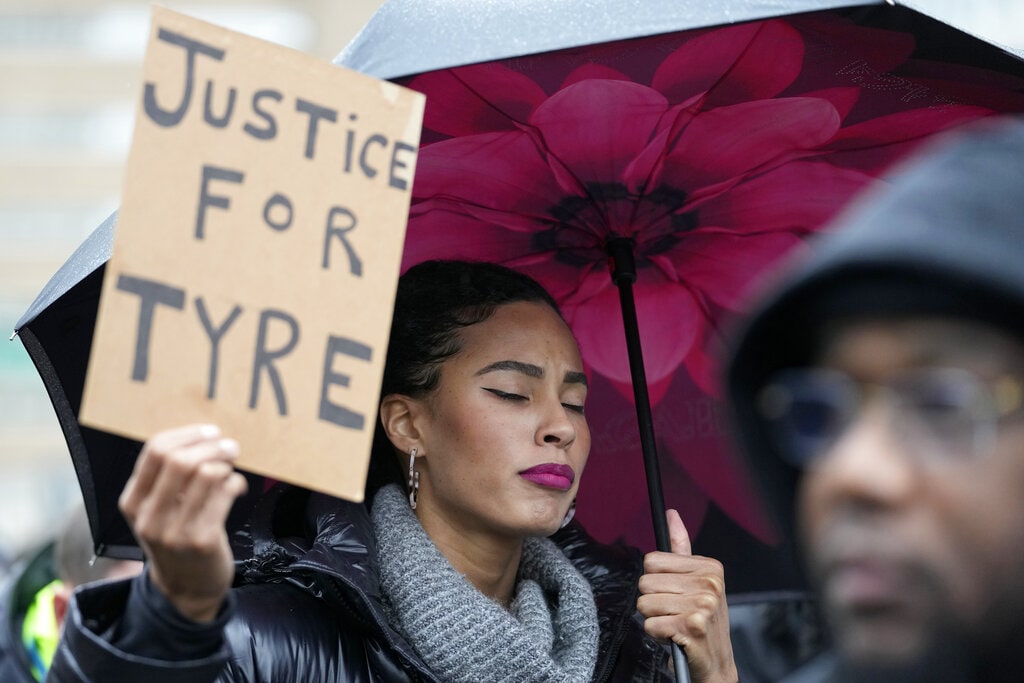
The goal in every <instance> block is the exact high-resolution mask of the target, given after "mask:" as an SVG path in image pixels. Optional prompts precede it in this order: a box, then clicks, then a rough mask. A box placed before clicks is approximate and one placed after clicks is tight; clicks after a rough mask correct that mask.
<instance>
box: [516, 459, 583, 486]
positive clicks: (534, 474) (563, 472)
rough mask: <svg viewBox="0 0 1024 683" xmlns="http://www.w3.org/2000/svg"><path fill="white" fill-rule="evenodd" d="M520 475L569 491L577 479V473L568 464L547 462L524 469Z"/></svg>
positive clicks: (541, 484)
mask: <svg viewBox="0 0 1024 683" xmlns="http://www.w3.org/2000/svg"><path fill="white" fill-rule="evenodd" d="M519 476H520V477H522V478H523V479H526V480H527V481H531V482H533V483H534V484H537V485H538V486H546V487H548V488H552V489H558V490H559V491H568V490H569V488H570V487H571V486H572V482H573V481H574V480H575V479H576V473H575V472H573V471H572V468H571V467H569V466H568V465H559V464H557V463H553V462H546V463H544V464H543V465H537V466H535V467H531V468H530V469H528V470H523V471H522V472H520V473H519Z"/></svg>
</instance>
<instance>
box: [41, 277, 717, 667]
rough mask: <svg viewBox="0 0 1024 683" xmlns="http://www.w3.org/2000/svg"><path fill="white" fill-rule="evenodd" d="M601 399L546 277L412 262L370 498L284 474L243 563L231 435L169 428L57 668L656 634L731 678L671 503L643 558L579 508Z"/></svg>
mask: <svg viewBox="0 0 1024 683" xmlns="http://www.w3.org/2000/svg"><path fill="white" fill-rule="evenodd" d="M586 392H587V386H586V377H585V376H584V374H583V364H582V361H581V359H580V354H579V349H578V347H577V345H576V341H575V339H574V338H573V336H572V333H571V332H570V330H569V328H568V326H567V325H566V323H565V322H564V321H563V319H562V318H561V316H560V314H559V313H558V310H557V306H556V305H555V302H554V301H553V299H552V298H551V297H550V295H549V294H548V293H547V292H546V291H545V290H544V289H543V288H541V287H540V285H538V284H537V283H536V282H534V281H533V280H531V279H529V278H528V277H526V276H524V275H521V274H519V273H516V272H514V271H511V270H508V269H506V268H503V267H500V266H495V265H491V264H479V263H464V262H429V263H425V264H421V265H419V266H416V267H414V268H412V269H410V270H409V272H408V273H406V274H405V275H404V276H402V278H401V280H400V282H399V287H398V294H397V297H396V304H395V314H394V318H393V323H392V332H391V339H390V342H389V349H388V357H387V362H386V366H385V372H384V383H383V389H382V397H383V398H382V400H381V402H380V418H381V419H380V426H379V429H378V437H379V438H378V440H377V441H378V443H377V445H376V447H375V449H374V456H373V458H372V462H371V476H370V478H369V482H368V485H367V488H368V495H367V503H370V502H371V501H372V504H370V505H369V506H367V505H357V504H353V503H347V502H344V501H340V500H337V499H334V498H330V497H327V496H323V495H320V494H314V493H310V492H308V491H304V490H301V489H298V488H295V487H287V486H280V487H278V488H276V489H274V490H273V491H272V492H270V493H269V494H268V495H267V496H266V497H265V505H264V509H263V510H261V511H259V512H258V513H257V515H256V516H255V518H254V520H253V524H252V529H251V536H252V538H251V542H252V544H253V557H252V558H251V559H250V560H247V561H245V562H242V563H240V564H239V565H237V566H236V565H234V564H233V561H232V552H231V548H230V546H229V543H228V537H227V534H226V533H225V530H224V520H225V517H226V515H227V512H228V510H229V508H230V506H231V503H232V502H233V501H234V499H235V498H236V497H237V496H238V495H240V494H241V493H242V492H243V491H244V490H245V480H244V479H243V478H242V476H241V475H240V474H238V473H237V472H235V471H234V470H233V468H232V465H231V463H232V461H233V460H234V458H235V457H236V456H237V453H238V446H237V444H236V443H235V442H234V441H232V440H231V439H228V438H225V437H224V436H222V435H221V434H220V432H219V430H217V429H216V428H215V427H212V426H210V425H194V426H190V427H185V428H181V429H175V430H170V431H167V432H163V433H160V434H158V435H156V436H154V437H153V438H152V439H150V440H149V441H148V442H147V443H146V445H145V447H144V448H143V450H142V453H141V454H140V456H139V460H138V463H137V464H136V468H135V472H134V474H133V476H132V478H131V480H130V481H129V482H128V484H127V486H126V487H125V491H124V493H123V495H122V498H121V507H122V510H123V512H124V514H125V516H126V518H127V519H128V520H129V522H130V523H131V525H132V527H133V530H134V532H135V534H136V536H137V538H138V540H139V543H140V545H141V546H142V548H143V550H144V551H145V553H146V556H147V557H148V558H149V563H148V568H147V572H146V573H145V575H143V576H142V577H139V579H138V580H136V581H135V582H133V583H131V584H127V583H120V584H110V585H107V586H103V587H102V588H98V589H94V590H91V591H84V592H82V593H80V594H78V596H77V604H76V606H75V607H76V609H75V610H74V611H73V613H72V616H71V624H72V625H71V626H70V627H69V630H68V636H67V638H66V639H65V641H64V643H63V644H62V646H61V649H60V650H59V652H58V655H57V657H56V659H55V663H54V667H53V669H52V679H54V680H68V681H71V680H74V681H80V680H146V681H150V680H154V681H157V680H158V681H179V680H180V681H189V683H198V682H199V681H211V680H218V681H296V680H301V681H411V680H416V681H419V680H425V681H475V682H484V681H499V680H508V681H590V680H600V681H620V680H621V681H630V680H659V678H660V677H661V676H665V675H668V666H669V665H668V658H667V655H666V650H665V648H664V647H661V646H659V645H658V644H657V642H656V640H655V638H656V639H660V640H667V639H672V640H675V641H676V642H678V643H680V644H681V645H683V646H684V647H685V648H686V651H687V654H688V656H689V662H690V669H691V675H692V677H693V680H694V681H735V680H736V674H735V666H734V664H733V661H732V650H731V646H730V644H729V637H728V616H727V612H726V606H725V600H724V580H723V573H722V568H721V565H720V564H718V563H717V562H715V561H714V560H711V559H708V558H700V557H693V556H690V555H689V542H688V539H687V536H686V531H685V529H684V528H683V527H682V523H681V522H680V520H679V518H678V515H675V514H674V513H671V514H670V516H669V523H670V527H671V529H672V536H673V544H674V550H676V551H677V552H676V553H651V554H650V555H648V556H647V557H646V559H645V560H644V562H643V563H641V562H640V558H639V557H638V554H637V553H634V552H631V551H628V550H626V549H624V548H621V547H607V546H601V545H598V544H596V543H595V542H593V541H592V540H591V539H589V538H588V537H587V536H586V534H585V532H583V530H582V529H581V528H580V527H579V526H578V525H576V524H572V523H568V522H569V520H570V519H571V509H572V505H573V500H574V498H575V495H576V491H577V489H578V487H579V486H580V480H581V475H582V474H583V470H584V466H585V465H586V461H587V455H588V453H589V450H590V433H589V430H588V427H587V421H586V418H585V417H584V404H585V402H586ZM560 527H564V528H562V529H561V531H559V529H560ZM555 532H558V533H557V534H555ZM552 534H555V536H554V537H553V538H554V540H549V539H548V538H546V537H548V536H551V535H552ZM641 571H643V572H645V573H644V575H643V576H642V577H641V576H640V574H641ZM232 583H234V584H235V586H234V587H233V588H232ZM645 631H646V632H645Z"/></svg>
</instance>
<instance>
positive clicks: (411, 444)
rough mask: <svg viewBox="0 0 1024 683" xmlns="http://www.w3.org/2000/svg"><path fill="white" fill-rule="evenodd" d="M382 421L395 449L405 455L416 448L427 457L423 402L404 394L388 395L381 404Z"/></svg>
mask: <svg viewBox="0 0 1024 683" xmlns="http://www.w3.org/2000/svg"><path fill="white" fill-rule="evenodd" d="M380 421H381V425H383V427H384V433H386V434H387V435H388V439H389V440H390V441H391V443H392V445H393V446H394V447H395V448H397V449H398V450H400V451H401V452H403V453H408V452H409V451H410V450H412V449H413V448H415V449H417V450H418V451H419V452H420V454H421V455H426V452H425V449H424V445H423V437H424V433H423V431H424V430H423V426H424V425H423V422H424V407H423V403H422V402H420V401H418V400H416V399H414V398H410V397H408V396H404V395H402V394H388V395H387V396H385V397H384V398H383V399H382V400H381V402H380Z"/></svg>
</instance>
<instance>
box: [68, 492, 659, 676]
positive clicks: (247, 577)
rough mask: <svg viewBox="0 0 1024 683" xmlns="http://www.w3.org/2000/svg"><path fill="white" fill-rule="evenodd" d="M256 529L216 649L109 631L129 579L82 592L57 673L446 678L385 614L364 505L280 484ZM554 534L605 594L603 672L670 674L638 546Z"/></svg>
mask: <svg viewBox="0 0 1024 683" xmlns="http://www.w3.org/2000/svg"><path fill="white" fill-rule="evenodd" d="M235 540H238V539H235ZM246 540H247V541H248V542H251V544H252V558H251V559H250V560H247V561H245V562H242V563H240V564H239V567H238V572H237V579H236V581H237V585H236V588H235V589H234V591H233V592H234V603H235V610H236V611H235V615H234V617H233V618H231V620H230V621H229V622H228V624H227V627H226V629H225V640H226V642H224V643H222V644H221V647H220V648H219V649H218V650H217V651H216V652H215V653H213V654H210V655H209V656H205V657H202V658H199V659H192V660H189V661H173V662H172V661H158V660H154V659H147V658H144V657H139V656H136V655H134V654H132V653H128V652H123V651H120V650H119V649H117V647H115V645H114V644H113V643H112V642H111V639H114V640H116V636H115V635H114V634H116V632H117V629H116V626H117V620H118V619H120V618H121V616H122V615H123V613H124V609H125V606H126V604H128V594H129V590H130V586H131V583H129V582H119V583H114V584H109V585H105V586H102V587H99V588H95V589H86V590H83V591H80V592H79V593H77V594H76V599H75V602H74V604H73V605H72V608H71V610H70V615H69V618H68V623H67V626H66V628H67V631H66V637H65V640H64V642H63V643H62V645H61V647H60V649H59V650H58V654H57V656H56V657H55V658H54V664H53V667H52V668H51V671H50V678H49V679H48V680H51V681H145V683H172V682H184V681H187V683H201V682H202V681H215V680H216V681H252V682H255V681H260V682H270V681H273V682H275V683H279V682H285V681H289V682H290V681H303V682H307V681H308V682H314V681H325V682H331V683H334V682H341V681H346V682H348V681H353V682H355V681H360V682H361V681H367V682H369V681H389V682H390V681H395V682H399V681H436V680H437V679H436V678H435V677H434V676H433V675H432V674H431V673H430V671H429V670H428V669H427V666H426V665H425V664H424V663H423V661H422V660H421V659H420V658H419V657H418V656H417V655H416V653H415V652H414V651H413V649H412V647H411V646H410V645H409V643H408V642H406V641H405V639H404V638H403V637H402V636H401V635H400V634H399V633H398V632H397V631H395V629H393V628H392V627H391V626H390V625H389V624H388V622H387V618H386V616H385V612H384V606H383V602H382V597H381V593H380V587H379V585H378V580H377V568H376V555H375V553H374V550H373V542H374V541H373V527H372V523H371V520H370V517H369V514H368V512H367V510H366V508H365V507H363V506H362V505H357V504H353V503H346V502H343V501H339V500H337V499H334V498H329V497H326V496H322V495H319V494H309V493H307V492H304V491H301V490H298V489H294V488H292V489H282V490H281V491H279V492H278V494H277V495H275V496H270V497H268V503H267V504H266V505H265V506H264V510H263V511H262V512H261V513H258V514H257V517H256V519H255V521H254V523H253V525H252V530H251V534H249V537H248V538H247V539H246ZM554 540H555V541H556V542H557V543H558V545H559V546H560V547H561V548H562V549H563V551H564V552H565V554H566V556H568V557H569V558H570V559H571V560H572V562H573V564H574V565H575V566H576V567H577V569H579V570H580V572H581V573H582V574H583V575H584V576H585V577H586V578H587V580H588V581H589V582H590V585H591V587H592V589H593V592H594V597H595V600H596V602H597V609H598V617H599V621H600V627H601V635H600V644H599V659H598V662H597V667H596V669H595V674H594V678H593V680H595V681H661V680H663V678H662V677H663V676H664V674H663V673H662V672H664V671H666V669H667V666H668V663H667V654H666V650H665V649H664V648H663V647H662V646H661V645H659V644H658V643H657V642H656V641H654V640H653V639H651V638H650V637H648V636H647V635H646V634H645V633H644V632H643V622H642V618H641V617H639V615H638V613H637V612H636V600H637V595H638V588H637V581H638V579H639V576H640V573H641V570H642V564H641V557H640V554H639V552H637V551H635V550H632V549H627V548H624V547H619V546H605V545H600V544H598V543H596V542H595V541H594V540H593V539H591V538H590V537H589V536H587V534H586V533H585V532H584V531H583V529H582V528H581V527H580V526H579V525H576V524H571V525H569V526H568V527H566V528H565V529H563V530H562V531H560V532H559V533H558V534H557V535H556V536H555V537H554ZM424 589H425V590H429V587H428V586H424ZM135 636H136V637H137V636H138V634H135ZM187 636H188V634H183V637H185V638H187ZM154 637H159V636H158V635H157V634H154Z"/></svg>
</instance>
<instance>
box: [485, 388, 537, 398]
mask: <svg viewBox="0 0 1024 683" xmlns="http://www.w3.org/2000/svg"><path fill="white" fill-rule="evenodd" d="M483 390H484V391H489V392H491V393H492V394H494V395H495V396H497V397H498V398H500V399H502V400H505V401H525V400H526V397H525V396H520V395H519V394H510V393H509V392H507V391H502V390H500V389H491V388H489V387H483Z"/></svg>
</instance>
